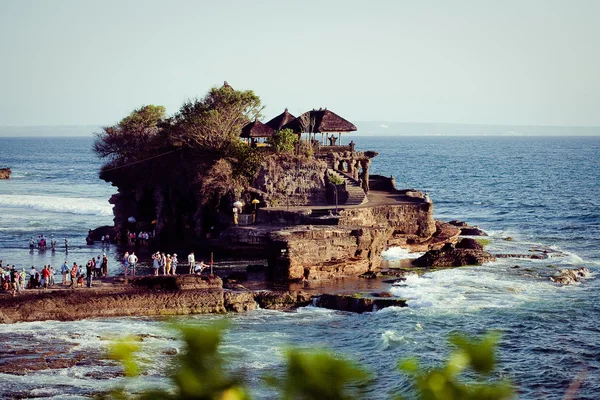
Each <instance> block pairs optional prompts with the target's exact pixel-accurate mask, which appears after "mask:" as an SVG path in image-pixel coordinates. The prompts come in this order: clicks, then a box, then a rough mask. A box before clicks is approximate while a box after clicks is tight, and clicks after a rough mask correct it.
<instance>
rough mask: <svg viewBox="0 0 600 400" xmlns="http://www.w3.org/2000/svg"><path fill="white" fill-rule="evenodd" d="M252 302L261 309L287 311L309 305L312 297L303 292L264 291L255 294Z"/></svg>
mask: <svg viewBox="0 0 600 400" xmlns="http://www.w3.org/2000/svg"><path fill="white" fill-rule="evenodd" d="M254 300H255V301H256V302H257V303H258V305H259V306H260V307H261V308H265V309H269V310H289V309H292V308H296V307H304V306H307V305H309V304H310V303H311V302H312V295H311V294H309V293H307V292H304V291H273V292H266V291H265V292H256V293H255V294H254Z"/></svg>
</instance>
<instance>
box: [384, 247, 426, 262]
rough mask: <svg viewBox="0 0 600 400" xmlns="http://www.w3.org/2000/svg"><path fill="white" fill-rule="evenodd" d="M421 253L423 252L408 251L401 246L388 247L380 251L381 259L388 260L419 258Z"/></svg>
mask: <svg viewBox="0 0 600 400" xmlns="http://www.w3.org/2000/svg"><path fill="white" fill-rule="evenodd" d="M422 255H423V253H410V252H409V251H408V250H407V249H403V248H401V247H390V248H389V249H386V250H384V251H383V252H381V256H382V257H383V259H384V260H388V261H397V260H406V259H413V258H419V257H421V256H422Z"/></svg>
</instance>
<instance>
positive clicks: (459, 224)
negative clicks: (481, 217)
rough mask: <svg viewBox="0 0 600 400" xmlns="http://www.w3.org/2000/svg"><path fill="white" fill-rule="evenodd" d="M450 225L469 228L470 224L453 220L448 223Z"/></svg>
mask: <svg viewBox="0 0 600 400" xmlns="http://www.w3.org/2000/svg"><path fill="white" fill-rule="evenodd" d="M448 223H449V224H450V225H454V226H458V227H463V226H469V224H467V223H466V222H465V221H458V220H455V219H453V220H452V221H448Z"/></svg>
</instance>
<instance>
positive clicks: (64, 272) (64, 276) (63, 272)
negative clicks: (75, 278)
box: [60, 260, 69, 285]
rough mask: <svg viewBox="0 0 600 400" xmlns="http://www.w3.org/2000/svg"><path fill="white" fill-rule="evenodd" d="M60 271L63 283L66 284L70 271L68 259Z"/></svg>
mask: <svg viewBox="0 0 600 400" xmlns="http://www.w3.org/2000/svg"><path fill="white" fill-rule="evenodd" d="M60 273H61V275H62V284H63V285H66V284H67V274H68V273H69V264H67V260H65V263H64V264H63V265H62V267H60Z"/></svg>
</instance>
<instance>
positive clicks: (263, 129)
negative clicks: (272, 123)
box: [240, 120, 275, 138]
mask: <svg viewBox="0 0 600 400" xmlns="http://www.w3.org/2000/svg"><path fill="white" fill-rule="evenodd" d="M273 133H275V131H274V130H273V129H272V128H270V127H268V126H267V125H265V124H263V123H262V122H260V121H258V120H256V121H253V122H250V123H249V124H246V126H244V127H243V128H242V133H241V134H240V137H243V138H267V137H271V136H273Z"/></svg>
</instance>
